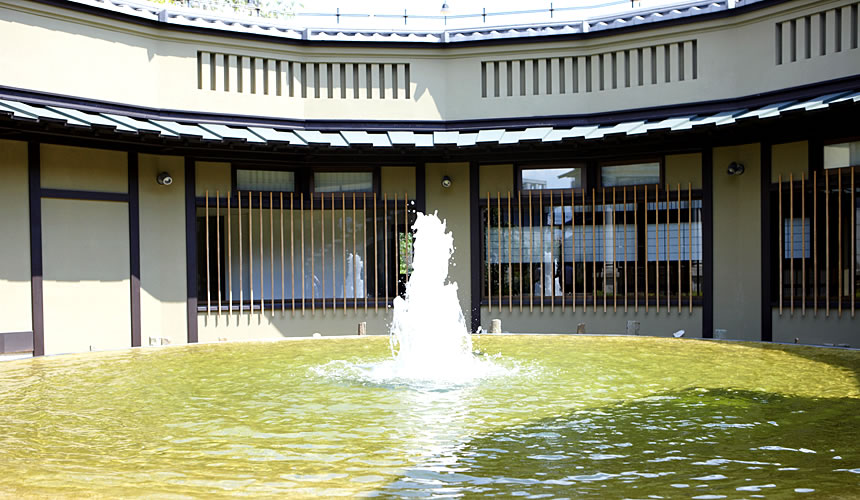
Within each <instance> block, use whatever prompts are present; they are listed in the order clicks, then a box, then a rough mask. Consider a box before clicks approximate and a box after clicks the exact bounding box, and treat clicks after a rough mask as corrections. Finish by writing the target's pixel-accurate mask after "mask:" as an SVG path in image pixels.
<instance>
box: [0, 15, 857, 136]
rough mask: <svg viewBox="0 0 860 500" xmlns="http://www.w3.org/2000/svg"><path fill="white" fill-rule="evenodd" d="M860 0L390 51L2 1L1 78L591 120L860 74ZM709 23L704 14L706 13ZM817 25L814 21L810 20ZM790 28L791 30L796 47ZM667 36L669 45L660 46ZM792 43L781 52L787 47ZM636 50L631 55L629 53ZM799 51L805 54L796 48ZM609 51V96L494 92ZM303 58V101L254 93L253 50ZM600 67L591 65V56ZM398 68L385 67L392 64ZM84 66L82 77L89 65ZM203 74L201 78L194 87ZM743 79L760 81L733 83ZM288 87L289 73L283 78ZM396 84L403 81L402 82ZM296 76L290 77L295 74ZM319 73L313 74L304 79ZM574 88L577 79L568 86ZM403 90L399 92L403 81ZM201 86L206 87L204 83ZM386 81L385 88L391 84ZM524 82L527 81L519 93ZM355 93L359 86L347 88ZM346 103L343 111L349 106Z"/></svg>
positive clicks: (439, 112)
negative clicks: (599, 32)
mask: <svg viewBox="0 0 860 500" xmlns="http://www.w3.org/2000/svg"><path fill="white" fill-rule="evenodd" d="M851 4H852V0H808V1H801V0H795V1H789V2H781V3H777V4H775V5H771V6H769V7H767V8H764V9H758V10H755V11H753V12H748V13H746V14H741V15H733V16H727V17H722V16H720V17H719V18H717V19H710V20H699V21H698V22H692V23H675V24H665V23H663V24H661V23H655V24H653V25H651V26H653V28H652V29H645V30H641V31H636V32H619V33H612V32H609V33H610V35H609V36H593V37H588V38H582V39H579V40H575V41H570V40H559V39H553V38H551V37H550V38H549V40H548V41H547V40H542V41H534V40H525V41H520V43H516V44H486V45H472V46H464V45H456V44H452V45H450V46H446V47H441V46H435V45H430V44H428V45H427V46H420V47H414V48H405V47H395V46H392V45H391V44H387V43H379V44H376V45H373V46H371V45H362V46H359V45H352V46H349V45H346V46H325V45H316V46H314V45H297V44H292V43H285V42H284V41H283V40H280V39H276V38H273V39H265V38H262V37H261V38H259V39H256V40H251V39H248V38H245V39H237V38H228V37H224V36H220V35H219V34H217V33H216V34H201V33H190V32H189V33H184V32H181V31H178V30H170V29H158V28H153V27H151V26H150V25H142V24H136V23H127V22H122V21H118V20H112V19H108V18H105V17H102V16H95V15H90V14H84V13H77V12H71V11H68V10H65V9H63V8H61V7H56V6H52V5H48V4H43V3H38V2H20V1H16V0H0V43H2V44H3V46H9V47H13V46H14V47H15V50H7V51H3V52H0V67H4V68H16V71H5V72H3V73H2V74H0V85H4V86H9V87H15V88H24V89H32V90H36V91H42V92H51V93H57V94H64V95H71V96H79V97H86V98H92V99H99V100H104V101H114V102H123V103H127V104H132V105H139V106H147V107H150V108H155V109H182V110H189V111H201V112H221V113H229V114H242V115H252V116H268V117H277V118H295V119H353V120H380V119H391V120H416V119H418V120H440V119H442V120H456V119H480V118H500V117H516V116H549V115H564V114H589V113H598V112H606V111H613V110H620V109H632V108H649V107H656V106H661V105H666V104H676V103H680V102H698V101H703V100H715V99H726V98H732V97H739V96H750V95H756V94H760V93H763V92H767V91H771V90H775V89H778V88H786V87H796V86H802V85H808V84H811V83H815V82H819V81H827V80H834V79H838V78H844V77H848V76H853V75H856V74H857V73H858V72H860V57H857V53H858V52H857V51H858V50H860V49H851V48H850V38H849V37H850V35H851V33H850V31H851V30H850V27H849V26H850V24H847V23H848V20H849V18H850V12H851V9H850V5H851ZM837 7H838V8H843V16H842V18H843V23H844V26H843V28H842V30H841V34H842V37H843V39H842V50H841V51H840V52H836V51H835V50H833V47H834V45H835V44H834V40H833V37H834V35H833V34H834V33H835V32H836V26H835V16H834V15H833V10H832V9H834V8H837ZM825 11H827V15H826V19H825V21H826V25H827V38H828V50H827V54H826V55H823V56H822V55H818V43H819V42H818V38H817V36H816V35H817V30H818V23H817V21H816V22H815V23H813V24H814V25H815V26H814V30H815V32H814V33H813V34H812V51H813V54H814V55H813V56H812V57H810V58H808V59H807V58H805V57H803V54H801V56H800V57H799V58H798V59H797V60H796V61H789V60H788V59H787V58H786V59H785V61H784V62H783V64H777V62H776V57H775V54H776V52H777V48H776V40H775V36H774V34H775V30H776V25H777V23H780V22H785V21H789V20H791V19H798V18H800V19H801V22H800V23H798V24H799V25H800V26H799V27H798V29H797V32H798V37H799V40H798V46H799V47H800V48H801V49H802V47H803V43H804V42H803V40H804V39H803V36H804V34H803V33H802V31H803V30H802V29H801V27H802V26H803V22H802V16H806V15H815V16H817V15H818V14H819V13H822V12H825ZM700 19H701V18H700ZM816 19H817V18H816ZM788 31H789V30H788V29H784V30H783V36H784V38H785V41H784V43H783V45H784V47H787V45H788V43H787V42H788V39H787V36H788ZM693 42H695V47H696V50H697V57H696V60H697V65H696V68H697V75H696V78H695V79H694V78H693V74H692V67H693V58H692V50H693ZM666 44H668V45H666ZM678 44H683V46H684V47H685V52H684V68H685V69H684V72H685V78H684V79H683V80H681V78H680V76H681V75H680V72H679V58H680V51H679V49H678ZM651 46H659V47H658V48H660V49H663V48H664V46H668V47H669V48H670V55H671V57H672V58H673V59H672V61H671V64H669V65H668V68H669V73H670V81H669V82H665V81H664V75H665V69H666V67H667V66H666V64H665V61H664V59H665V58H664V53H663V50H658V51H657V59H656V61H654V62H655V64H656V68H657V71H656V74H657V76H658V78H657V82H656V83H652V82H651V79H650V76H651V52H650V47H651ZM639 49H645V50H644V52H643V61H641V64H642V67H643V68H644V69H645V77H646V78H645V82H644V85H642V86H640V85H638V81H637V80H638V78H637V77H638V71H636V69H637V68H638V67H639V66H638V65H639V64H640V61H639V56H638V50H639ZM785 50H786V49H785V48H784V49H783V52H785ZM628 51H629V52H628ZM198 52H200V53H203V54H205V55H206V56H208V55H209V54H217V56H218V61H216V66H215V68H216V73H217V75H216V79H215V83H216V89H215V90H212V88H211V82H210V71H209V70H210V66H209V63H210V60H209V58H208V57H203V58H202V63H203V66H199V65H198ZM799 52H801V53H802V52H803V50H800V51H799ZM628 53H629V54H630V60H631V75H630V76H631V85H630V86H629V87H628V86H626V84H625V83H624V82H625V80H626V75H625V65H624V64H623V62H622V61H623V60H624V57H625V54H628ZM223 54H228V55H229V57H228V61H229V60H235V58H236V56H243V57H244V59H245V61H246V64H245V67H244V68H242V69H241V71H242V74H243V75H244V81H245V87H246V90H245V91H243V92H237V91H236V87H237V85H236V79H237V75H238V70H237V68H236V66H235V62H234V63H233V65H232V66H231V71H230V74H229V76H228V80H232V82H233V85H232V86H231V90H230V91H225V90H224V83H223V82H224V71H223V70H224V66H223V57H222V55H223ZM600 54H603V55H604V58H605V60H606V61H610V60H611V56H612V55H613V54H615V55H616V58H617V60H618V61H619V66H618V67H617V73H618V81H619V85H618V86H617V88H611V86H610V83H609V81H611V68H610V66H609V63H608V62H607V64H606V68H604V76H608V78H606V80H607V82H606V88H605V90H598V89H597V84H598V81H599V78H598V74H599V68H598V67H595V68H594V71H593V76H592V86H593V87H594V90H593V91H592V92H583V91H582V90H580V91H579V92H577V93H573V92H572V88H569V89H568V91H567V92H565V93H561V92H560V89H559V88H558V87H559V83H558V81H557V76H558V75H559V74H560V72H561V68H560V67H559V66H558V60H557V59H556V61H555V62H553V65H552V70H551V74H552V75H553V78H552V80H551V82H552V86H553V88H554V90H553V92H552V93H551V94H546V92H545V90H544V89H545V87H546V75H547V70H546V67H545V65H544V64H541V65H540V66H539V69H538V75H539V77H540V84H539V94H540V95H533V94H532V92H531V90H532V89H531V85H532V80H531V78H526V79H525V80H526V90H527V92H526V95H519V92H515V93H514V95H512V96H510V97H509V96H508V95H507V88H506V84H507V80H508V75H507V74H506V73H502V74H501V75H500V77H501V78H500V80H501V82H500V83H501V86H502V88H501V93H500V96H499V97H495V96H494V89H492V87H493V81H494V79H495V75H494V69H493V68H494V65H493V62H494V61H501V62H502V64H501V65H500V66H501V67H502V68H506V67H507V64H506V62H507V61H515V62H516V63H515V64H513V68H514V70H513V71H514V73H513V74H512V77H513V78H512V81H516V82H518V81H519V76H520V75H519V61H525V62H527V64H526V66H527V70H526V71H527V72H528V75H527V76H529V77H531V76H533V75H532V69H531V61H533V60H541V61H545V60H546V59H547V58H559V57H565V58H568V59H567V61H568V63H567V64H566V65H565V70H564V71H565V72H566V77H567V82H572V81H573V73H572V66H573V64H572V63H571V61H572V60H571V59H569V58H570V57H572V56H577V57H579V78H578V81H579V83H580V88H581V89H584V88H585V83H586V82H585V78H584V73H585V71H584V61H585V59H586V58H590V59H591V60H592V61H593V62H596V61H597V60H598V59H597V57H598V56H599V55H600ZM251 57H254V58H257V59H261V60H262V59H267V60H269V61H271V62H273V63H274V61H292V62H296V63H321V66H320V67H321V68H323V69H322V70H321V75H320V78H321V81H320V86H321V90H322V92H321V94H320V96H319V97H317V96H316V94H315V92H314V91H313V89H309V90H310V91H309V92H308V95H307V97H301V96H300V95H297V96H294V97H290V96H288V95H276V93H275V92H274V91H270V93H269V94H268V95H267V94H265V93H264V92H262V91H261V90H262V89H259V90H257V91H256V92H255V93H251V92H250V89H249V88H247V87H249V83H250V74H251V68H250V67H248V66H247V61H248V60H249V58H251ZM482 62H485V63H486V62H488V63H489V64H487V68H488V74H487V83H488V85H487V86H488V87H489V88H488V91H489V92H488V94H489V95H488V97H482V77H481V74H482V70H481V64H482ZM329 63H332V64H339V63H347V64H352V63H358V64H361V65H362V66H361V68H362V69H363V68H364V67H365V66H364V64H367V63H369V64H371V65H372V66H371V67H372V68H374V69H376V76H375V77H374V79H378V65H379V64H380V63H383V64H385V63H388V64H400V65H402V64H405V63H408V64H409V65H410V76H411V82H410V83H409V87H410V89H411V95H410V98H409V99H405V98H404V96H403V94H402V93H401V96H399V97H398V98H397V99H394V98H392V97H391V92H388V97H387V98H385V99H383V98H380V89H379V88H378V86H375V87H374V88H373V90H372V98H367V97H366V95H367V94H366V92H365V91H364V90H365V89H366V88H367V85H366V83H365V82H364V81H363V80H364V78H365V77H364V75H361V76H360V78H359V82H352V81H351V80H352V75H351V74H350V75H347V81H346V82H341V81H340V75H339V73H338V74H335V75H333V79H332V82H333V87H334V89H335V91H334V92H333V96H332V97H331V98H329V97H328V92H327V86H328V84H327V82H328V74H327V71H326V68H327V65H328V64H329ZM595 66H596V64H595ZM389 67H390V66H389ZM82 68H85V69H86V71H82V70H81V69H82ZM198 70H199V71H200V74H201V76H202V77H203V78H202V81H200V82H198ZM255 74H256V75H258V79H259V80H262V78H260V77H262V75H264V74H268V75H269V79H270V86H271V87H273V88H274V87H275V85H274V79H275V75H276V74H275V72H274V69H272V68H271V67H270V68H268V69H267V70H265V71H264V70H263V68H262V66H260V67H259V68H258V69H256V70H255ZM737 75H755V76H754V77H745V78H738V76H737ZM281 78H282V82H283V83H284V84H286V83H288V82H287V80H286V79H287V77H286V76H284V75H282V77H281ZM401 78H402V76H401ZM294 80H295V78H294ZM308 80H309V81H311V80H313V75H308ZM567 85H568V87H571V84H570V83H568V84H567ZM398 86H399V87H403V88H404V89H405V86H406V85H405V84H403V83H402V82H401V84H400V85H398ZM200 87H202V88H200ZM341 87H343V88H348V89H350V90H351V89H352V88H355V87H358V88H360V89H361V92H360V95H361V97H360V98H354V97H352V96H351V95H350V96H349V97H347V98H346V99H344V98H342V97H341V93H340V89H341ZM386 87H388V88H389V90H390V87H391V83H390V79H388V80H387V83H386ZM517 90H519V89H517ZM349 94H351V92H350V93H349ZM345 104H347V105H345Z"/></svg>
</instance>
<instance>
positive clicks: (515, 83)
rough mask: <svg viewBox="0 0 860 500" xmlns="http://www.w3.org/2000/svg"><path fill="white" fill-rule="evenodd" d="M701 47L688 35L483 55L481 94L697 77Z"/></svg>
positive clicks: (592, 88) (597, 88)
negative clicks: (611, 46)
mask: <svg viewBox="0 0 860 500" xmlns="http://www.w3.org/2000/svg"><path fill="white" fill-rule="evenodd" d="M779 29H780V28H777V30H779ZM698 48H699V45H698V41H697V40H686V41H682V42H673V43H668V44H661V45H654V46H649V47H638V48H632V49H625V50H621V51H612V52H605V53H596V54H585V55H566V56H559V57H550V58H541V59H510V60H487V61H481V63H480V73H481V88H480V94H481V97H482V98H497V97H513V96H537V95H553V94H579V93H591V92H601V91H609V90H617V89H625V88H630V87H632V86H643V85H647V84H651V85H658V84H664V83H673V82H682V81H687V80H697V79H698V78H699V67H698V66H699V54H698Z"/></svg>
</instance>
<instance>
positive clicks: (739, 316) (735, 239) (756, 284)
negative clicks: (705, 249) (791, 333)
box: [713, 144, 762, 340]
mask: <svg viewBox="0 0 860 500" xmlns="http://www.w3.org/2000/svg"><path fill="white" fill-rule="evenodd" d="M760 149H761V148H760V147H759V145H758V144H747V145H743V146H730V147H720V148H714V163H713V165H714V168H713V187H714V230H713V234H714V328H715V329H716V328H721V329H725V330H727V334H726V335H727V338H731V339H745V340H761V271H762V270H761V201H760V186H761V170H760V168H761V153H760ZM733 161H736V162H740V163H743V164H744V166H745V167H746V171H745V173H744V174H743V175H740V176H730V175H726V167H727V166H728V164H729V163H731V162H733Z"/></svg>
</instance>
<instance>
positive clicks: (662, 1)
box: [295, 0, 680, 30]
mask: <svg viewBox="0 0 860 500" xmlns="http://www.w3.org/2000/svg"><path fill="white" fill-rule="evenodd" d="M299 2H301V3H302V5H301V6H300V5H298V3H299ZM442 3H443V0H413V1H402V0H362V1H361V2H356V1H350V0H297V5H296V12H299V13H326V14H334V13H335V12H336V11H337V9H338V8H340V12H341V14H350V13H353V14H377V15H378V14H390V15H396V16H402V15H403V11H404V9H406V12H407V14H408V15H419V16H439V15H440V10H441V7H442ZM447 3H448V6H449V8H450V12H449V16H458V15H464V14H480V13H481V12H482V9H484V8H486V10H487V13H488V14H489V13H494V12H510V11H522V10H537V9H543V12H540V13H532V14H518V15H504V16H488V17H487V19H486V23H485V22H484V20H483V19H482V18H481V17H468V18H464V19H457V18H451V17H449V18H448V19H447V22H446V21H443V20H442V19H416V18H409V19H408V21H407V24H404V22H403V18H402V17H397V18H384V17H342V18H341V19H340V23H339V24H338V23H337V22H336V19H335V18H334V17H332V16H326V17H316V16H313V17H308V16H304V15H302V16H298V17H297V18H296V19H295V21H297V22H298V24H301V25H304V26H308V27H334V26H340V27H342V28H377V29H398V30H404V29H405V30H420V29H456V28H475V27H482V26H501V25H510V24H531V23H549V22H560V21H575V20H580V19H585V18H590V17H597V16H603V15H611V14H616V13H617V14H621V13H627V12H630V11H632V10H634V9H633V8H631V6H630V0H555V1H552V2H550V1H549V0H533V1H523V0H517V1H514V0H449V1H448V2H447ZM636 3H637V5H638V7H636V9H639V8H650V7H657V6H660V5H666V4H673V3H680V0H641V1H639V0H637V2H636ZM550 4H552V6H553V8H555V9H559V8H570V7H575V9H574V10H563V11H557V12H554V13H553V17H550V14H549V8H550Z"/></svg>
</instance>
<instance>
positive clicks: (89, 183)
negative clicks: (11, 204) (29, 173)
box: [40, 144, 128, 193]
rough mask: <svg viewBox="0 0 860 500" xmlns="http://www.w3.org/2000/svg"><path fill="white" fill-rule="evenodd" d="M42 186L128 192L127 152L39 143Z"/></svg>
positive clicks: (47, 187)
mask: <svg viewBox="0 0 860 500" xmlns="http://www.w3.org/2000/svg"><path fill="white" fill-rule="evenodd" d="M40 153H41V162H42V163H41V165H42V171H41V174H42V179H41V183H42V187H43V188H46V189H71V190H77V191H99V192H106V193H127V192H128V153H126V152H125V151H109V150H106V149H92V148H79V147H75V146H59V145H56V144H42V145H41V151H40Z"/></svg>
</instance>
